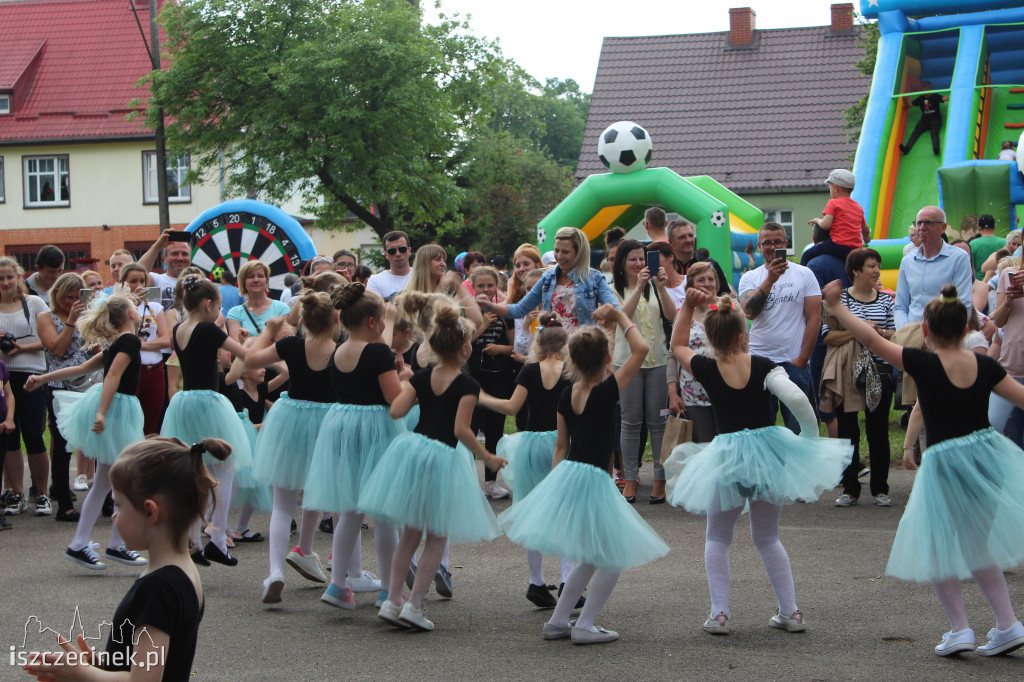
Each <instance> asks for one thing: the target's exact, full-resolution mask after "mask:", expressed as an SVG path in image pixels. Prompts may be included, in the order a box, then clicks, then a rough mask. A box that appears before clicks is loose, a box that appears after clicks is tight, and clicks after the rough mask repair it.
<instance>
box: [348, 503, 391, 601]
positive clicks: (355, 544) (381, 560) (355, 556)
mask: <svg viewBox="0 0 1024 682" xmlns="http://www.w3.org/2000/svg"><path fill="white" fill-rule="evenodd" d="M363 518H364V515H363V514H359V513H357V512H354V511H348V512H345V513H344V514H342V515H341V518H340V520H339V521H338V522H337V523H336V524H335V528H334V537H333V538H332V540H331V552H332V553H333V554H334V565H335V566H337V569H335V570H334V571H333V572H332V574H331V582H332V583H334V585H335V586H337V587H338V588H340V589H344V588H345V576H346V573H347V574H348V577H350V578H358V577H359V576H360V574H361V573H362V570H363V568H362V561H361V560H360V552H359V550H360V543H359V534H360V531H361V530H362V527H363ZM373 544H374V548H375V549H376V550H377V567H378V570H379V571H380V584H381V585H383V586H388V585H390V584H391V562H392V561H393V560H394V555H395V548H396V546H397V545H398V531H397V530H396V529H395V528H394V527H393V526H389V525H388V524H386V523H381V522H380V521H376V522H375V523H374V524H373ZM353 560H354V562H355V568H354V569H353ZM342 568H345V569H346V570H341V569H342Z"/></svg>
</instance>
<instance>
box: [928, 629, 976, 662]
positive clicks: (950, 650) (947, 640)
mask: <svg viewBox="0 0 1024 682" xmlns="http://www.w3.org/2000/svg"><path fill="white" fill-rule="evenodd" d="M965 651H974V630H972V629H970V628H964V629H963V630H957V631H956V632H953V631H952V630H950V631H949V632H947V633H946V634H944V635H942V641H941V642H939V645H938V646H937V647H935V653H936V654H938V655H939V656H955V655H956V654H961V653H963V652H965ZM986 655H989V654H986Z"/></svg>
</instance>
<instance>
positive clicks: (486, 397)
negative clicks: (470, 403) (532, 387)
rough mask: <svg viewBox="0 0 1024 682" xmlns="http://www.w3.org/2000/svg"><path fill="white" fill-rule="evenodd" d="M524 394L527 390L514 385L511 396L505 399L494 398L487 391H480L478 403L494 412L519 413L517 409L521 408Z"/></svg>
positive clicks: (524, 397)
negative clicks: (514, 388)
mask: <svg viewBox="0 0 1024 682" xmlns="http://www.w3.org/2000/svg"><path fill="white" fill-rule="evenodd" d="M526 395H527V390H526V388H524V387H523V386H516V390H515V391H513V392H512V397H511V398H507V399H505V400H502V399H501V398H495V397H494V396H493V395H490V394H489V393H485V392H484V391H480V404H481V405H482V406H483V407H486V408H487V409H488V410H492V411H494V412H500V413H502V414H508V415H512V414H519V410H521V409H523V405H524V404H525V403H526Z"/></svg>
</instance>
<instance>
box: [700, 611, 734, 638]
mask: <svg viewBox="0 0 1024 682" xmlns="http://www.w3.org/2000/svg"><path fill="white" fill-rule="evenodd" d="M704 632H710V633H711V634H712V635H727V634H729V616H727V615H725V614H724V613H719V614H718V615H717V616H716V615H714V613H709V614H708V619H707V620H706V621H704Z"/></svg>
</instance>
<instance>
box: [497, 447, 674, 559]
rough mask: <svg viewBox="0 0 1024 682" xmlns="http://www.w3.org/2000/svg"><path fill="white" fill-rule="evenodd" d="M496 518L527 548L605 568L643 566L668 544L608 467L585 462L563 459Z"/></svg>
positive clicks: (505, 529) (504, 528) (508, 533)
mask: <svg viewBox="0 0 1024 682" xmlns="http://www.w3.org/2000/svg"><path fill="white" fill-rule="evenodd" d="M498 522H499V523H500V524H501V528H502V530H504V531H505V534H506V535H508V538H509V540H511V541H512V542H514V543H516V544H518V545H522V546H523V547H525V548H526V549H532V550H536V551H538V552H540V553H541V554H547V555H559V556H561V557H562V558H563V559H568V560H570V561H575V562H585V563H588V564H592V565H593V566H596V567H598V568H601V569H604V570H606V571H623V570H625V569H627V568H632V567H633V566H641V565H643V564H646V563H648V562H651V561H654V560H655V559H658V558H660V557H663V556H665V555H666V554H668V550H669V547H668V545H666V544H665V542H664V541H663V540H662V539H661V536H659V535H658V534H657V533H656V532H655V531H654V529H653V528H651V527H650V526H649V525H647V522H646V521H644V520H643V519H642V518H641V517H640V515H639V514H638V513H637V512H636V510H635V509H633V507H631V506H630V505H629V503H628V502H626V498H624V497H623V496H622V493H621V492H619V489H618V488H616V487H615V483H614V482H613V481H612V477H611V476H609V475H608V472H607V471H603V470H601V469H598V468H597V467H595V466H592V465H590V464H584V463H583V462H570V461H569V460H563V461H561V462H559V464H558V466H556V467H555V468H554V469H553V470H552V471H551V473H549V474H548V475H547V476H545V477H544V479H543V480H542V481H541V482H540V483H538V484H537V487H535V488H534V489H533V490H532V491H531V492H530V494H529V495H527V496H526V497H524V498H522V499H520V500H517V501H516V502H515V503H514V504H513V505H512V506H511V507H509V508H508V509H506V510H505V511H504V512H502V513H501V516H499V517H498Z"/></svg>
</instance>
